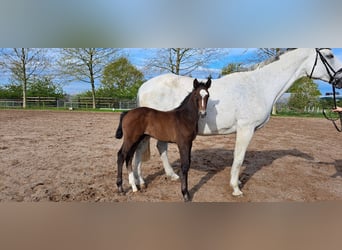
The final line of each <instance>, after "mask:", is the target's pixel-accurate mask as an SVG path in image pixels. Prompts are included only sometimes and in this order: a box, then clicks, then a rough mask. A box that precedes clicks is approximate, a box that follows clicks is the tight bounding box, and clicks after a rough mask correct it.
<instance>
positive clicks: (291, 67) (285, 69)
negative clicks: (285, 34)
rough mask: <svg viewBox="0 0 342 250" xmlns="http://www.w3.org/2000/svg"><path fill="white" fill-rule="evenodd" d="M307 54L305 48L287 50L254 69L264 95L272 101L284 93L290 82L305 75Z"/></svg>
mask: <svg viewBox="0 0 342 250" xmlns="http://www.w3.org/2000/svg"><path fill="white" fill-rule="evenodd" d="M308 54H309V53H306V51H305V49H298V50H297V51H292V52H288V53H286V54H284V55H282V56H281V57H280V59H279V60H278V61H275V62H273V63H271V64H269V65H266V66H264V67H263V68H261V69H259V70H258V71H255V74H258V75H259V76H260V78H261V79H262V80H260V82H258V83H256V84H261V85H263V86H261V87H262V88H263V90H264V93H265V95H266V96H267V97H268V98H269V99H270V101H272V102H273V103H274V102H275V101H276V100H277V99H278V98H279V97H280V96H281V95H282V94H284V93H285V91H286V90H287V89H288V88H289V87H290V86H291V85H292V83H293V82H294V81H295V80H297V79H299V78H301V77H303V76H305V75H306V72H305V70H304V68H305V66H306V65H305V64H306V60H307V58H308Z"/></svg>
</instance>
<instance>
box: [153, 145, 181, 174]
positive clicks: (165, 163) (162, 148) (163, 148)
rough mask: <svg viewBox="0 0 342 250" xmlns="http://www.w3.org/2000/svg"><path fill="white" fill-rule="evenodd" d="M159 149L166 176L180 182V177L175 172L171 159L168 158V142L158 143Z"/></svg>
mask: <svg viewBox="0 0 342 250" xmlns="http://www.w3.org/2000/svg"><path fill="white" fill-rule="evenodd" d="M157 148H158V151H159V154H160V158H161V160H162V162H163V166H164V170H165V174H166V176H169V177H170V178H171V180H173V181H175V180H178V179H179V176H178V175H177V174H176V173H175V172H174V171H173V168H172V167H171V165H170V163H169V159H168V157H167V142H162V141H158V142H157Z"/></svg>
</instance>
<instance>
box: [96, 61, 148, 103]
mask: <svg viewBox="0 0 342 250" xmlns="http://www.w3.org/2000/svg"><path fill="white" fill-rule="evenodd" d="M143 82H144V75H143V73H141V72H140V71H139V70H138V69H137V68H136V67H134V66H133V65H132V64H131V63H130V62H129V61H128V59H127V58H125V57H120V58H119V59H117V60H115V61H113V62H111V63H109V64H108V65H107V66H106V67H105V69H104V71H103V78H102V80H101V87H100V88H99V89H98V91H97V94H98V95H101V96H105V97H117V98H127V99H133V98H135V97H136V95H137V92H138V88H139V87H140V85H141V84H142V83H143Z"/></svg>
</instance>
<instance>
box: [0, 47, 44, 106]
mask: <svg viewBox="0 0 342 250" xmlns="http://www.w3.org/2000/svg"><path fill="white" fill-rule="evenodd" d="M46 52H47V50H46V49H34V48H6V49H1V51H0V56H1V59H0V67H1V68H2V69H3V70H4V71H8V72H10V73H11V76H12V79H13V80H14V81H15V82H17V83H19V84H21V85H22V88H23V108H26V92H27V85H28V83H29V81H30V79H32V78H33V77H35V76H37V75H40V74H41V73H42V72H43V71H44V70H45V69H46V68H47V66H48V65H49V60H48V57H47V55H46Z"/></svg>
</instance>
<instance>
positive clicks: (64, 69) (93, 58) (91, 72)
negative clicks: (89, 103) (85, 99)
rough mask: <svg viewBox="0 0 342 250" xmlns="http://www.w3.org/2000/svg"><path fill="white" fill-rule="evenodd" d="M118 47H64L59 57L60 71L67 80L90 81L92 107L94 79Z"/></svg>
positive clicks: (94, 98) (94, 104)
mask: <svg viewBox="0 0 342 250" xmlns="http://www.w3.org/2000/svg"><path fill="white" fill-rule="evenodd" d="M118 51H119V50H118V49H113V48H64V49H61V57H60V59H59V65H60V72H61V74H62V75H64V76H66V77H67V76H68V77H69V81H75V80H76V81H81V82H86V83H90V85H91V92H92V98H93V108H96V96H95V79H97V78H100V77H101V76H102V71H103V69H104V67H105V65H106V64H107V63H108V62H110V61H112V60H113V58H114V57H115V55H116V53H117V52H118Z"/></svg>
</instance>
